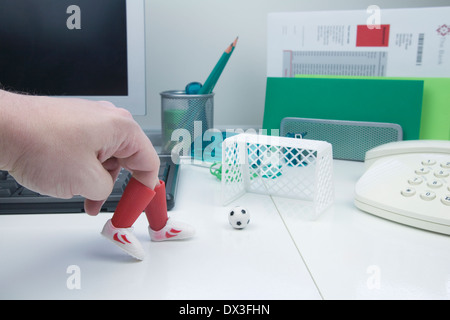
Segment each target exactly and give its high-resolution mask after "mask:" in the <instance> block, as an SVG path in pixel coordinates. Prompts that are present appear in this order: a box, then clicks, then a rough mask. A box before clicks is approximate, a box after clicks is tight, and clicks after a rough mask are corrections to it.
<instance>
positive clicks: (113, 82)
mask: <svg viewBox="0 0 450 320" xmlns="http://www.w3.org/2000/svg"><path fill="white" fill-rule="evenodd" d="M127 71H128V70H127V21H126V2H125V0H69V1H67V0H1V1H0V85H1V87H3V88H5V89H9V90H13V91H18V92H29V93H32V94H43V95H56V96H62V95H68V96H121V95H127V94H128V78H127Z"/></svg>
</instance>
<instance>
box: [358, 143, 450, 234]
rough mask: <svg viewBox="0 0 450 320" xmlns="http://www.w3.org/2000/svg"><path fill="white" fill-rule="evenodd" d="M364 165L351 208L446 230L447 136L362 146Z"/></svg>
mask: <svg viewBox="0 0 450 320" xmlns="http://www.w3.org/2000/svg"><path fill="white" fill-rule="evenodd" d="M365 164H366V172H365V173H364V174H363V176H362V177H361V178H360V179H359V181H358V182H357V184H356V187H355V205H356V207H358V208H359V209H361V210H363V211H366V212H368V213H371V214H374V215H376V216H379V217H382V218H385V219H388V220H392V221H396V222H399V223H402V224H406V225H410V226H413V227H417V228H421V229H425V230H430V231H434V232H438V233H444V234H447V235H450V141H444V140H407V141H397V142H391V143H388V144H384V145H381V146H378V147H376V148H373V149H371V150H369V151H367V152H366V157H365Z"/></svg>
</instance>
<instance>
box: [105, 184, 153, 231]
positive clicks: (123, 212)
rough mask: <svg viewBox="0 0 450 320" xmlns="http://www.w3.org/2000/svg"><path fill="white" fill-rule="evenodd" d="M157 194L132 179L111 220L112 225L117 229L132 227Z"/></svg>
mask: <svg viewBox="0 0 450 320" xmlns="http://www.w3.org/2000/svg"><path fill="white" fill-rule="evenodd" d="M155 189H156V188H155ZM155 194H156V192H155V191H154V190H152V189H150V188H149V187H147V186H146V185H144V184H142V183H141V182H139V181H138V180H136V179H135V178H134V177H132V178H131V179H130V181H129V182H128V184H127V186H126V188H125V191H124V192H123V195H122V198H121V199H120V201H119V203H118V204H117V208H116V210H115V212H114V215H113V217H112V219H111V223H112V225H113V226H114V227H116V228H129V227H131V226H132V225H133V224H134V222H135V221H136V220H137V218H139V216H140V215H141V213H142V212H143V211H144V209H145V208H146V207H147V206H148V204H149V203H150V201H152V199H153V198H154V197H155Z"/></svg>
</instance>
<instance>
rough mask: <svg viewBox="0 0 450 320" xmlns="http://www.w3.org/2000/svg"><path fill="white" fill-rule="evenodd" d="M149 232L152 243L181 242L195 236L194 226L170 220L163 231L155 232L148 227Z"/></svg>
mask: <svg viewBox="0 0 450 320" xmlns="http://www.w3.org/2000/svg"><path fill="white" fill-rule="evenodd" d="M148 232H149V234H150V239H152V241H166V240H181V239H187V238H191V237H192V236H193V235H194V234H195V230H194V228H193V227H192V226H190V225H188V224H185V223H182V222H179V221H173V220H172V219H170V218H169V219H168V220H167V223H166V225H165V227H164V228H162V229H161V230H158V231H154V230H152V229H151V228H150V227H148Z"/></svg>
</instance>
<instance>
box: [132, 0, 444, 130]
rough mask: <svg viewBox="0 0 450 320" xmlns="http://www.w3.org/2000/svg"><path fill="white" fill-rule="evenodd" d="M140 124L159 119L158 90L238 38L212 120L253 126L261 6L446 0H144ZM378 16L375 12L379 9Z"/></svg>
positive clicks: (437, 0)
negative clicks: (143, 113)
mask: <svg viewBox="0 0 450 320" xmlns="http://www.w3.org/2000/svg"><path fill="white" fill-rule="evenodd" d="M145 2H146V12H145V14H146V41H147V43H146V50H147V53H146V55H147V66H146V68H147V103H148V106H147V110H148V113H149V115H150V117H149V118H143V117H141V118H140V117H137V121H138V122H139V123H141V125H142V126H143V127H144V128H147V129H159V128H160V126H161V124H160V123H161V110H160V108H161V107H160V104H161V98H160V95H159V93H160V92H161V91H165V90H174V89H183V88H184V87H185V85H186V84H187V83H189V82H191V81H200V82H202V83H203V82H204V81H205V80H206V78H207V77H208V75H209V72H210V71H211V70H212V68H213V67H214V65H215V64H216V62H217V60H218V59H219V57H220V55H221V54H222V52H223V50H225V48H226V47H227V46H228V45H229V44H230V43H231V42H232V41H233V40H234V39H235V37H236V36H239V42H238V45H237V47H236V49H235V51H234V53H233V55H232V57H231V58H230V60H229V62H228V65H227V67H226V69H225V70H224V72H223V73H222V76H221V78H220V79H219V82H218V83H217V85H216V87H215V90H214V91H215V101H214V103H215V109H214V112H215V117H214V124H215V127H216V128H247V127H252V128H259V127H261V125H262V120H263V113H264V100H265V89H266V46H267V42H266V41H267V38H266V33H267V32H266V28H267V14H268V13H269V12H283V11H314V10H351V9H360V10H365V9H366V8H367V7H368V6H369V5H372V4H376V5H378V6H379V7H380V8H381V9H383V8H402V7H426V6H449V5H450V0H376V1H374V0H309V1H308V0H146V1H145ZM381 19H383V16H382V12H381Z"/></svg>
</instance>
